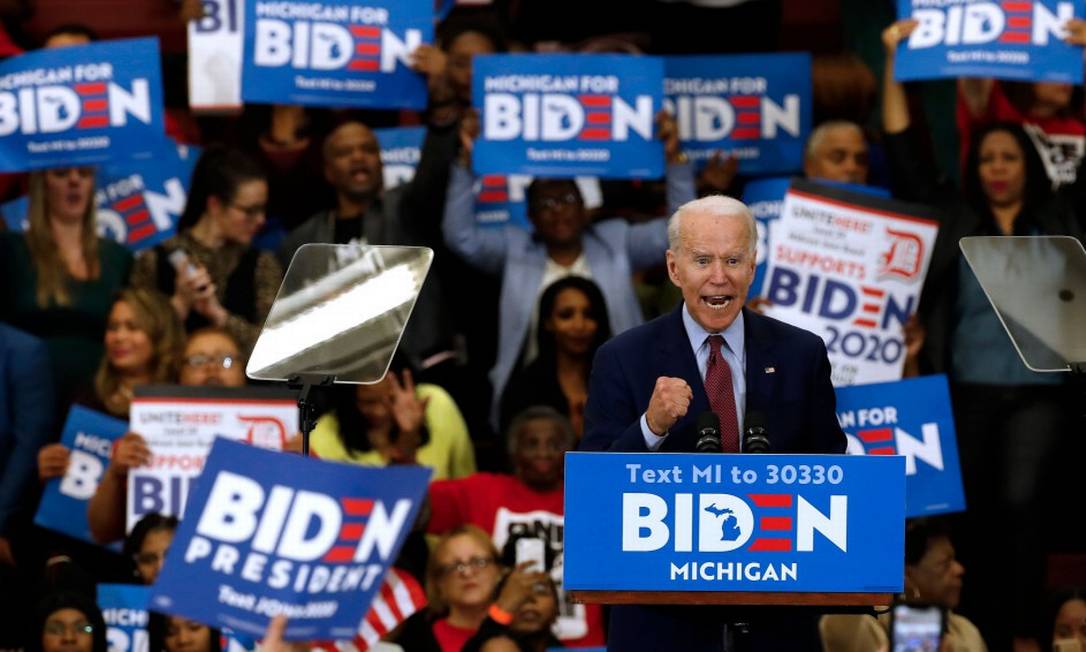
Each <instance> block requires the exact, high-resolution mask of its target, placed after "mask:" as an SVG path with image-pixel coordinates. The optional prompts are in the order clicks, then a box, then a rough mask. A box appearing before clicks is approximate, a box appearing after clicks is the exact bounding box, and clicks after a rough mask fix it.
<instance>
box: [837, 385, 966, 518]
mask: <svg viewBox="0 0 1086 652" xmlns="http://www.w3.org/2000/svg"><path fill="white" fill-rule="evenodd" d="M836 391H837V418H838V420H839V421H840V422H841V428H842V429H843V430H844V431H845V434H846V435H847V436H848V452H849V453H851V454H853V455H902V456H904V457H905V476H906V477H905V498H906V500H905V515H906V516H908V517H913V516H927V515H931V514H942V513H946V512H960V511H963V510H965V495H964V494H963V493H962V477H961V469H960V467H959V466H958V441H957V437H956V436H955V433H954V413H953V412H952V411H951V407H950V389H949V388H948V387H947V381H946V376H943V375H938V376H921V377H919V378H908V379H905V380H902V381H899V382H893V383H875V384H870V385H852V386H849V387H838V388H837V390H836Z"/></svg>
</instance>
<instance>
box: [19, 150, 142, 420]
mask: <svg viewBox="0 0 1086 652" xmlns="http://www.w3.org/2000/svg"><path fill="white" fill-rule="evenodd" d="M27 222H28V225H27V230H26V233H5V234H2V235H3V237H2V238H0V269H2V270H3V274H2V275H0V278H3V283H0V319H3V320H4V321H6V322H9V323H10V324H12V325H14V326H15V327H17V328H20V329H22V330H24V331H26V332H28V333H32V334H34V335H37V336H38V337H40V338H42V339H43V340H45V343H46V345H48V347H49V354H50V358H51V360H52V366H53V378H54V382H55V383H56V387H57V391H58V399H59V400H58V405H63V404H65V403H66V402H68V401H69V400H70V399H71V397H72V394H73V392H74V391H75V389H76V388H77V387H79V386H81V385H86V384H89V383H90V381H91V379H92V378H93V376H94V371H95V369H96V368H97V367H98V361H99V360H101V359H102V350H103V349H102V341H103V340H102V337H103V335H104V333H105V326H106V316H107V315H108V314H109V309H110V305H112V303H113V295H114V294H116V292H117V291H118V290H120V289H121V288H123V287H124V286H125V285H126V284H127V282H128V274H129V271H130V270H131V268H132V256H131V254H129V253H128V250H126V249H125V248H124V247H122V246H121V245H119V244H117V243H115V242H113V241H111V240H106V239H103V238H99V237H98V235H97V233H96V231H95V209H94V168H90V167H71V168H54V169H52V170H46V171H44V172H34V173H32V174H31V175H30V195H29V207H28V210H27Z"/></svg>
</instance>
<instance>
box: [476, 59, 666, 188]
mask: <svg viewBox="0 0 1086 652" xmlns="http://www.w3.org/2000/svg"><path fill="white" fill-rule="evenodd" d="M473 65H474V71H473V73H472V97H473V99H474V103H475V108H476V109H477V110H478V111H479V116H480V120H481V124H480V129H481V131H480V135H479V139H478V140H477V141H476V143H475V151H474V153H473V156H472V163H473V166H474V168H475V171H476V172H477V173H478V174H481V175H487V174H531V175H542V176H559V177H572V176H576V175H588V176H598V177H618V178H641V177H651V178H656V177H660V176H663V173H664V150H663V146H662V145H661V144H660V142H659V141H658V140H656V138H655V136H654V133H655V125H654V116H655V115H656V112H657V111H658V110H659V109H660V107H661V102H662V100H663V97H662V90H663V72H664V63H663V60H662V59H659V58H656V57H643V56H636V57H635V56H628V55H616V54H546V55H543V54H511V55H486V56H480V57H476V58H475V59H474V60H473Z"/></svg>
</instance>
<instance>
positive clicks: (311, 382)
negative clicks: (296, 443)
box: [287, 374, 336, 457]
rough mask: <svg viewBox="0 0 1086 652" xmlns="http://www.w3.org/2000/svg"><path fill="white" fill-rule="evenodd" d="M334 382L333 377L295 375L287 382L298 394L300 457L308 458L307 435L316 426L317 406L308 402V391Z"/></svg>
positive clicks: (334, 378)
mask: <svg viewBox="0 0 1086 652" xmlns="http://www.w3.org/2000/svg"><path fill="white" fill-rule="evenodd" d="M335 382H336V377H335V376H323V375H314V374H296V375H294V376H291V377H290V379H288V380H287V387H289V388H291V389H297V390H300V391H299V392H298V422H299V423H298V425H299V426H300V427H301V430H302V455H303V456H304V457H309V433H311V432H313V428H315V427H316V425H317V406H316V405H315V404H314V403H313V401H311V400H309V390H310V389H312V388H313V387H331V386H332V384H333V383H335Z"/></svg>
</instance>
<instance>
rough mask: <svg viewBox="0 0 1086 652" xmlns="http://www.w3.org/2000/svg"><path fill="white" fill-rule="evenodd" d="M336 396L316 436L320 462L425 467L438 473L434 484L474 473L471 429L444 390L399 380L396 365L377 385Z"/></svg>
mask: <svg viewBox="0 0 1086 652" xmlns="http://www.w3.org/2000/svg"><path fill="white" fill-rule="evenodd" d="M401 378H402V380H401ZM336 391H337V394H336V398H335V408H334V409H333V410H332V411H331V412H329V413H328V414H326V415H324V416H323V417H321V419H320V420H319V421H318V422H317V427H316V428H314V430H313V434H312V439H311V441H310V444H311V445H312V450H313V453H314V455H316V456H317V457H320V458H322V459H326V460H337V461H343V462H354V463H356V464H365V465H368V466H386V465H389V464H421V465H422V466H428V467H430V468H432V469H433V470H434V475H433V477H432V478H431V479H432V480H444V479H451V478H462V477H464V476H468V475H471V474H472V473H475V451H474V450H473V449H472V444H471V439H470V438H469V437H468V427H467V424H465V423H464V417H463V416H462V415H461V414H460V410H459V408H457V407H456V403H455V402H453V399H452V397H451V396H449V394H448V392H446V391H445V390H444V389H442V388H440V387H438V386H437V385H428V384H425V383H423V384H420V385H418V386H417V387H416V386H415V383H414V381H413V380H412V377H411V371H410V370H408V369H404V370H403V371H402V376H401V375H397V373H396V369H395V363H394V368H393V369H390V370H389V372H388V374H387V375H386V376H385V377H384V379H383V380H381V382H379V383H377V384H375V385H355V386H351V385H342V386H340V387H338V388H336Z"/></svg>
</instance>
